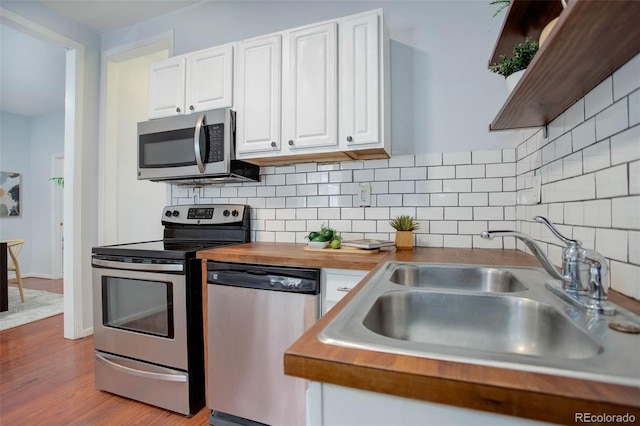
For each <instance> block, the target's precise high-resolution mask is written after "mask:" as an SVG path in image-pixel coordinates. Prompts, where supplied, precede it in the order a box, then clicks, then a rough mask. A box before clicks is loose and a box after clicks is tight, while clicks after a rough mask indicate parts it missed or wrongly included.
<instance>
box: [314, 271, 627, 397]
mask: <svg viewBox="0 0 640 426" xmlns="http://www.w3.org/2000/svg"><path fill="white" fill-rule="evenodd" d="M548 279H549V277H548V275H547V274H546V272H545V271H544V270H543V269H541V268H529V267H494V266H475V265H445V264H428V263H412V262H387V263H386V264H385V265H383V267H382V268H381V269H380V270H379V271H378V273H377V274H376V275H375V276H374V277H372V279H371V280H370V281H369V282H368V283H367V284H366V285H365V286H364V287H363V288H362V289H361V290H360V291H359V292H358V294H356V295H355V297H354V298H353V299H352V300H351V301H350V302H349V304H348V305H347V306H345V307H344V308H343V310H342V311H341V312H340V313H339V314H338V315H337V316H336V317H335V318H334V319H333V320H332V321H331V322H330V323H329V324H328V325H327V327H325V329H324V330H323V331H322V332H321V333H320V336H319V338H320V340H321V341H323V342H324V343H328V344H333V345H339V346H346V347H353V348H359V349H368V350H374V351H381V352H389V353H395V354H401V355H410V356H417V357H426V358H433V359H439V360H448V361H457V362H463V363H472V364H479V365H487V366H493V367H501V368H510V369H516V370H524V371H533V372H540V373H548V374H554V375H560V376H566V377H578V378H583V379H589V380H596V381H603V382H608V383H617V384H624V385H633V386H640V358H638V355H637V351H638V348H639V347H640V334H631V333H622V332H619V331H616V330H614V329H613V328H611V327H609V325H610V324H613V325H619V324H621V325H624V326H625V327H626V329H629V330H635V331H638V330H640V318H639V317H637V316H636V315H634V314H632V313H630V312H628V311H626V310H624V309H622V308H619V307H616V308H617V309H616V314H615V315H601V314H593V313H589V312H587V311H585V310H583V309H581V308H579V307H576V306H574V305H570V304H568V303H566V302H564V301H562V300H561V299H559V298H558V297H557V296H555V295H553V294H552V293H551V292H549V290H547V289H546V288H545V281H547V280H548ZM616 328H617V327H616ZM636 328H637V330H636Z"/></svg>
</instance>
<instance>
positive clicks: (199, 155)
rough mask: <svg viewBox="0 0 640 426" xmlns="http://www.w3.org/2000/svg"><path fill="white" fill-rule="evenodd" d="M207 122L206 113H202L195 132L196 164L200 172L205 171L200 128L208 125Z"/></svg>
mask: <svg viewBox="0 0 640 426" xmlns="http://www.w3.org/2000/svg"><path fill="white" fill-rule="evenodd" d="M206 125H207V122H206V121H205V113H202V115H201V116H200V117H198V121H197V122H196V130H195V132H194V134H193V150H194V151H195V154H196V164H197V165H198V170H200V173H204V163H203V162H202V152H201V151H200V130H201V129H202V126H206Z"/></svg>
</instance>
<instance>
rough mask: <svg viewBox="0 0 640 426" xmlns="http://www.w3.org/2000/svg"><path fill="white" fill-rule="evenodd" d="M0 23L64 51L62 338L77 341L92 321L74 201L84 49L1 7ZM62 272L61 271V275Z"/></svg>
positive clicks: (77, 187) (79, 178) (79, 217)
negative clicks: (87, 311) (87, 309)
mask: <svg viewBox="0 0 640 426" xmlns="http://www.w3.org/2000/svg"><path fill="white" fill-rule="evenodd" d="M0 21H1V22H2V24H6V25H9V26H11V27H13V28H15V29H17V30H19V31H22V32H24V33H25V34H28V35H30V36H33V37H35V38H38V39H40V40H42V41H44V42H45V43H49V44H51V45H53V46H57V47H63V48H64V49H65V51H66V61H65V62H66V64H65V66H66V71H65V112H64V160H63V163H64V178H65V179H64V180H65V190H64V191H63V193H64V196H63V197H62V198H63V202H62V205H63V223H67V224H69V226H67V227H65V228H64V230H63V231H62V232H63V235H64V241H65V250H64V252H63V256H62V258H63V264H64V266H63V268H62V270H63V271H64V275H65V279H64V313H65V315H64V337H65V338H68V339H78V338H81V337H84V336H86V335H88V334H90V333H91V331H92V330H91V328H89V327H88V326H90V325H91V323H92V322H91V321H90V322H87V318H86V317H85V316H83V312H84V310H83V298H85V297H86V296H85V294H84V293H85V292H84V288H83V285H82V277H83V272H85V275H89V274H88V273H87V272H88V271H87V270H86V267H85V265H84V264H85V262H84V256H83V255H82V254H83V253H82V239H81V229H82V206H81V203H79V202H77V203H76V202H75V201H76V200H79V199H80V191H81V187H80V185H76V184H75V182H76V181H78V182H80V181H82V177H83V176H82V173H83V167H82V162H81V161H79V160H78V161H76V157H77V156H76V153H78V154H79V153H81V152H82V144H83V140H82V137H81V129H82V123H83V109H82V108H81V107H80V106H81V105H82V100H83V97H84V96H83V95H84V93H83V90H84V85H83V83H82V82H83V81H84V64H83V61H84V59H83V58H84V50H85V49H84V46H83V45H82V44H80V43H78V42H76V41H74V40H72V39H69V38H67V37H65V36H63V35H62V34H59V33H56V32H54V31H52V30H51V29H49V28H46V27H43V26H41V25H39V24H37V23H35V22H33V21H30V20H28V19H26V18H24V17H23V16H20V15H18V14H16V13H13V12H11V11H8V10H6V9H3V8H1V7H0ZM61 273H62V272H61Z"/></svg>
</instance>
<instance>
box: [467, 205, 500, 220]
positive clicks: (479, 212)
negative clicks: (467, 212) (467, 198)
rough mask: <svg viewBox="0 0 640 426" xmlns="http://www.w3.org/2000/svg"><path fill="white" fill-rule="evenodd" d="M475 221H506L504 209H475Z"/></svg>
mask: <svg viewBox="0 0 640 426" xmlns="http://www.w3.org/2000/svg"><path fill="white" fill-rule="evenodd" d="M473 219H474V220H504V219H506V217H505V211H504V208H503V207H474V208H473Z"/></svg>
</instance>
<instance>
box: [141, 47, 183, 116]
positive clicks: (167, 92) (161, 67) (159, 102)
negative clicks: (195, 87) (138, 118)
mask: <svg viewBox="0 0 640 426" xmlns="http://www.w3.org/2000/svg"><path fill="white" fill-rule="evenodd" d="M185 68H186V59H185V57H184V56H176V57H173V58H169V59H165V60H163V61H159V62H155V63H153V64H151V65H150V66H149V118H160V117H168V116H171V115H177V114H182V113H183V112H184V100H185V97H184V96H185V86H184V82H185Z"/></svg>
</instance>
